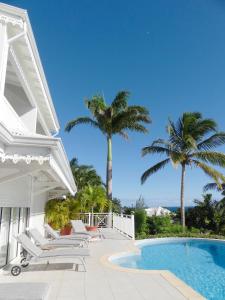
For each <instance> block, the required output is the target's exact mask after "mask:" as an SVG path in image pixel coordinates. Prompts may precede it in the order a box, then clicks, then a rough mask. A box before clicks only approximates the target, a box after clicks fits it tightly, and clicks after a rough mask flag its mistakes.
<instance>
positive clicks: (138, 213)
mask: <svg viewBox="0 0 225 300" xmlns="http://www.w3.org/2000/svg"><path fill="white" fill-rule="evenodd" d="M134 219H135V233H136V235H137V236H138V235H140V234H143V233H145V234H146V230H147V214H146V211H145V210H144V209H136V210H135V212H134Z"/></svg>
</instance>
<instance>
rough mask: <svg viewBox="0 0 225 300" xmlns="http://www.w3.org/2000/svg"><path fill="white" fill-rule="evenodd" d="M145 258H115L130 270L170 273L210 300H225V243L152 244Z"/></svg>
mask: <svg viewBox="0 0 225 300" xmlns="http://www.w3.org/2000/svg"><path fill="white" fill-rule="evenodd" d="M140 247H141V255H132V256H124V257H120V258H115V259H113V260H112V262H113V263H115V264H117V265H120V266H122V267H126V268H135V269H144V270H170V271H171V272H173V273H174V274H175V275H176V276H177V277H179V278H180V279H182V280H183V281H184V282H186V283H187V284H188V285H190V286H191V287H192V288H193V289H195V290H196V291H198V292H199V293H200V294H202V295H203V296H204V297H205V298H207V299H210V300H224V299H225V242H220V241H210V240H194V239H185V240H184V239H182V240H180V241H179V240H170V241H168V240H167V241H165V240H164V241H160V242H156V243H154V242H149V243H148V244H143V245H142V246H140Z"/></svg>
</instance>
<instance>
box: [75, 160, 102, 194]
mask: <svg viewBox="0 0 225 300" xmlns="http://www.w3.org/2000/svg"><path fill="white" fill-rule="evenodd" d="M70 167H71V170H72V173H73V177H74V179H75V182H76V185H77V190H78V191H80V190H82V189H84V188H85V187H86V186H89V185H90V186H99V185H104V184H103V182H102V179H101V177H100V176H99V175H98V174H97V172H96V170H95V169H94V167H93V166H90V165H80V164H79V163H78V159H77V158H73V159H71V161H70Z"/></svg>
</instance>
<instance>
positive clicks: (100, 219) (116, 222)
mask: <svg viewBox="0 0 225 300" xmlns="http://www.w3.org/2000/svg"><path fill="white" fill-rule="evenodd" d="M77 219H80V220H82V221H83V222H84V223H85V224H87V225H89V226H98V227H103V228H114V229H116V230H118V231H119V232H120V233H121V234H123V235H125V236H127V237H129V238H131V239H135V223H134V215H123V214H115V213H80V214H77Z"/></svg>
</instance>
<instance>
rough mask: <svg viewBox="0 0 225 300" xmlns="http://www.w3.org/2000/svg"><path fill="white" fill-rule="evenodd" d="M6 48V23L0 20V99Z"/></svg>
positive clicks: (3, 87) (4, 75)
mask: <svg viewBox="0 0 225 300" xmlns="http://www.w3.org/2000/svg"><path fill="white" fill-rule="evenodd" d="M8 48H9V45H8V38H7V25H6V24H5V23H1V22H0V99H2V96H3V95H4V89H5V77H6V68H7V59H8Z"/></svg>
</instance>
